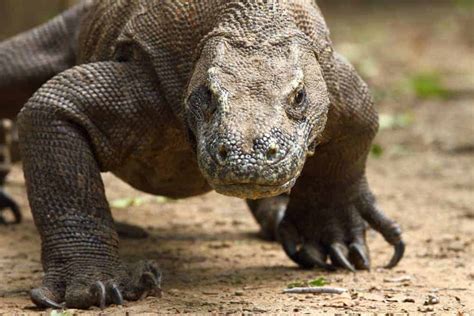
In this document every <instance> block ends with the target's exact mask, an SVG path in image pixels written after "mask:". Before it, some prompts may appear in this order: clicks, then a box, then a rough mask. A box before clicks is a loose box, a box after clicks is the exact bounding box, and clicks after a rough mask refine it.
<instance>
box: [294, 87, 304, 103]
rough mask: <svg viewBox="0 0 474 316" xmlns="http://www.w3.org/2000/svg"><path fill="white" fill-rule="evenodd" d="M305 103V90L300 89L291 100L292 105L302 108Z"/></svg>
mask: <svg viewBox="0 0 474 316" xmlns="http://www.w3.org/2000/svg"><path fill="white" fill-rule="evenodd" d="M305 103H306V89H305V88H302V89H300V90H299V91H298V92H296V94H295V96H294V98H293V105H294V106H296V107H303V106H304V105H305Z"/></svg>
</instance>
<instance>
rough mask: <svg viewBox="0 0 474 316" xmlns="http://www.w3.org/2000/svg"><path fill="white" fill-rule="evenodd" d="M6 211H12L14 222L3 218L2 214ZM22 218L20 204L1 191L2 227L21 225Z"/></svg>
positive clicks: (0, 221) (0, 213) (0, 211)
mask: <svg viewBox="0 0 474 316" xmlns="http://www.w3.org/2000/svg"><path fill="white" fill-rule="evenodd" d="M5 209H10V210H11V211H12V213H13V217H14V220H13V222H9V221H7V220H6V219H5V217H3V215H2V212H3V210H5ZM21 220H22V216H21V212H20V208H19V207H18V204H16V202H15V201H14V200H13V199H12V198H11V197H10V196H8V195H7V194H6V193H5V192H3V191H2V190H0V225H8V224H19V223H21Z"/></svg>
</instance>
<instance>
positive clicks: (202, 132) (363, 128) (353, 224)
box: [0, 0, 404, 308]
mask: <svg viewBox="0 0 474 316" xmlns="http://www.w3.org/2000/svg"><path fill="white" fill-rule="evenodd" d="M66 17H67V18H63V17H59V18H58V19H56V20H55V21H53V22H52V23H51V24H47V25H45V26H43V31H44V32H43V33H41V32H39V31H36V33H35V32H33V33H26V34H23V35H20V36H19V37H17V38H14V39H12V40H10V41H7V42H4V43H2V44H0V56H2V55H3V56H7V57H8V60H9V62H8V63H2V60H4V59H0V73H1V74H2V75H1V76H0V91H9V89H10V88H12V87H16V89H19V91H20V90H21V89H20V88H22V87H24V88H25V89H26V88H28V87H29V86H31V82H42V81H44V79H46V78H49V77H51V76H52V75H53V73H55V72H59V71H61V70H63V69H62V68H71V67H72V65H68V64H67V63H66V64H64V63H61V62H60V61H65V60H67V61H71V60H73V61H75V62H74V64H77V65H78V66H76V67H73V68H71V69H69V70H67V71H65V72H62V73H61V74H59V75H57V76H55V77H54V78H53V79H51V80H49V81H48V82H47V83H46V84H44V85H43V86H42V87H41V88H40V89H39V91H38V92H36V93H35V95H34V96H33V97H32V98H31V99H30V100H29V101H28V103H27V104H26V106H25V107H24V108H23V110H22V112H21V114H20V116H19V128H20V136H21V146H22V157H23V159H24V171H25V177H26V182H27V189H28V197H29V201H30V205H31V208H32V211H33V215H34V219H35V223H36V225H37V227H38V230H39V232H40V235H41V238H42V260H43V267H44V271H45V278H44V281H43V285H42V287H40V288H38V289H35V290H33V291H32V293H31V297H32V299H33V301H34V302H35V303H36V304H37V305H39V306H43V307H60V306H61V304H63V303H64V304H65V305H66V306H68V307H78V308H88V307H90V306H93V305H98V306H101V307H104V306H106V305H108V304H114V303H116V304H121V303H122V302H123V299H127V300H136V299H138V298H140V297H143V296H146V295H157V294H159V292H160V291H159V283H160V274H159V272H158V269H157V268H156V266H155V264H154V263H152V262H141V263H137V264H133V265H126V264H124V263H123V262H122V261H121V259H120V258H119V256H118V237H117V233H116V230H115V225H114V222H113V219H112V216H111V214H110V210H109V207H108V204H107V201H106V198H105V194H104V189H103V184H102V180H101V177H100V172H105V171H111V172H113V173H114V174H116V175H117V176H119V177H120V178H121V179H123V180H124V181H126V182H127V183H129V184H131V185H132V186H134V187H135V188H138V189H140V190H143V191H146V192H149V193H153V194H160V195H167V196H170V197H175V198H182V197H187V196H193V195H197V194H202V193H205V192H208V191H209V190H211V189H215V190H216V191H218V192H221V193H223V194H227V195H232V196H237V197H241V198H246V199H249V201H248V203H249V206H250V208H251V210H252V212H253V214H254V215H255V217H256V219H257V221H258V222H259V223H260V224H261V226H262V230H263V233H264V235H265V236H266V237H267V238H277V239H279V241H280V242H281V243H282V245H283V247H284V249H285V251H286V253H287V254H288V255H289V257H290V258H292V259H293V260H294V261H295V262H297V263H298V264H299V265H300V266H302V267H306V268H309V267H315V266H317V267H323V268H326V269H333V268H334V267H335V266H342V267H344V268H346V269H349V270H355V269H368V268H369V264H370V263H369V254H368V249H367V246H366V243H365V231H366V226H367V224H369V225H370V226H371V227H373V228H374V229H376V230H378V231H379V232H380V233H382V235H383V236H384V237H385V239H386V240H387V241H388V242H389V243H390V244H392V245H394V246H395V249H396V251H395V255H394V257H393V258H392V260H391V262H390V264H389V267H393V266H395V265H396V264H397V263H398V261H399V260H400V259H401V257H402V255H403V251H404V244H403V242H402V240H401V233H400V229H399V227H398V225H397V224H396V223H395V222H393V221H392V220H390V219H388V218H387V217H385V216H384V215H383V213H382V212H381V211H380V210H379V209H378V208H377V206H376V204H375V200H374V197H373V195H372V194H371V192H370V190H369V187H368V184H367V181H366V179H365V163H366V159H367V154H368V152H369V148H370V145H371V141H372V139H373V137H374V136H375V134H376V132H377V127H378V124H377V115H376V113H375V110H374V107H373V102H372V99H371V97H370V94H369V92H368V89H367V87H366V85H365V83H364V82H363V81H362V80H361V79H360V77H359V76H358V75H357V74H356V72H355V71H354V69H353V68H352V67H351V66H350V65H349V64H348V63H347V62H346V61H345V60H344V59H343V58H341V57H340V56H339V55H338V54H336V53H334V52H333V50H332V45H331V42H330V40H329V34H328V33H329V32H328V30H327V27H326V25H325V23H324V19H323V18H322V16H321V14H320V12H319V9H318V8H317V7H316V4H315V3H313V2H312V1H309V0H308V1H304V0H300V1H298V0H293V1H263V0H262V1H257V0H255V1H250V0H232V1H220V0H219V1H218V0H205V1H203V0H199V1H197V0H194V1H158V0H156V1H155V0H153V1H151V0H147V1H140V0H123V1H112V0H102V1H86V2H84V3H83V4H82V6H80V7H77V8H75V9H72V10H70V11H69V12H68V13H66ZM74 21H75V22H76V23H72V25H75V27H72V28H69V27H65V25H69V23H70V22H74ZM78 21H82V22H81V23H79V22H78ZM55 23H56V24H55ZM58 25H60V27H59V28H58ZM55 32H56V33H55ZM57 32H59V33H60V35H61V37H62V38H63V39H64V41H62V42H61V43H63V45H65V47H64V48H65V50H64V51H57V50H54V52H50V51H48V50H47V48H48V47H49V44H48V43H49V42H48V41H50V40H51V38H57V36H58V34H57ZM53 33H54V34H55V36H52V34H53ZM76 34H79V35H78V38H79V40H78V41H77V43H76V42H75V41H71V38H75V36H76ZM27 38H29V39H30V40H25V39H27ZM12 47H15V50H12ZM20 48H22V49H20ZM27 52H34V54H35V56H38V55H40V53H45V54H44V55H42V58H35V56H30V57H31V58H29V59H28V58H24V56H26V55H27V54H28V53H27ZM48 52H49V53H51V54H52V55H51V56H53V57H54V56H55V58H52V59H48V56H50V54H48ZM61 52H62V53H61ZM15 56H19V57H22V58H15ZM45 61H46V62H45ZM38 65H43V68H41V67H38ZM69 66H71V67H69ZM29 68H32V69H43V70H42V71H35V72H32V73H31V75H30V74H29V73H28V71H27V70H28V69H29ZM25 70H26V71H25ZM55 70H57V71H55ZM23 78H27V79H28V80H24V79H23ZM25 82H26V83H25ZM18 100H19V98H18ZM0 105H1V106H2V108H3V98H2V94H0ZM366 223H367V224H366ZM328 256H329V257H330V259H331V260H330V261H329V260H327V257H328ZM330 262H332V263H330Z"/></svg>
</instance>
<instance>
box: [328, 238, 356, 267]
mask: <svg viewBox="0 0 474 316" xmlns="http://www.w3.org/2000/svg"><path fill="white" fill-rule="evenodd" d="M329 252H330V254H331V257H332V259H333V262H336V263H337V264H339V265H340V266H342V267H343V268H345V269H347V270H349V271H352V272H356V269H355V268H354V266H353V265H352V264H351V263H350V262H349V259H347V256H346V254H345V253H348V250H347V248H346V246H344V245H342V244H340V243H334V244H332V245H331V247H330V251H329Z"/></svg>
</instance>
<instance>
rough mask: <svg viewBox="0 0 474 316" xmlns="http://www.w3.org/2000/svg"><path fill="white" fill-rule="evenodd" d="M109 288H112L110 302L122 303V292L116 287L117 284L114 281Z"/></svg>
mask: <svg viewBox="0 0 474 316" xmlns="http://www.w3.org/2000/svg"><path fill="white" fill-rule="evenodd" d="M111 290H112V293H111V301H112V304H115V305H123V303H124V301H123V295H122V292H121V291H120V289H119V288H118V286H117V284H115V283H114V284H112V286H111Z"/></svg>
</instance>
